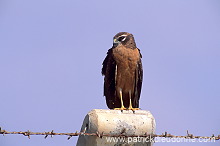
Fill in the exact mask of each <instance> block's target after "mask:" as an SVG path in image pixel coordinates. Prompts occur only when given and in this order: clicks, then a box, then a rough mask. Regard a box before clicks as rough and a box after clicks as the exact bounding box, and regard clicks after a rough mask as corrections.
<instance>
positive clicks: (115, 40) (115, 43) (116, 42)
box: [113, 39, 119, 47]
mask: <svg viewBox="0 0 220 146" xmlns="http://www.w3.org/2000/svg"><path fill="white" fill-rule="evenodd" d="M118 44H119V41H118V39H114V40H113V46H114V47H117V46H118Z"/></svg>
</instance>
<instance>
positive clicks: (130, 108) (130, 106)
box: [128, 90, 139, 111]
mask: <svg viewBox="0 0 220 146" xmlns="http://www.w3.org/2000/svg"><path fill="white" fill-rule="evenodd" d="M129 99H130V103H129V108H128V110H132V111H134V110H139V108H133V107H132V102H131V90H129Z"/></svg>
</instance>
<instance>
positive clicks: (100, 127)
mask: <svg viewBox="0 0 220 146" xmlns="http://www.w3.org/2000/svg"><path fill="white" fill-rule="evenodd" d="M155 128H156V123H155V119H154V117H153V116H152V114H151V113H150V112H149V111H145V110H136V111H135V112H134V113H133V111H131V110H127V111H126V110H123V111H120V110H105V109H94V110H92V111H90V112H89V113H88V114H87V115H86V117H85V119H84V121H83V124H82V127H81V132H85V133H96V132H97V131H98V132H99V133H102V132H103V133H104V134H111V135H113V134H114V135H119V134H124V135H126V136H128V137H127V138H121V137H120V139H119V138H117V137H106V136H103V137H102V138H100V137H98V136H86V135H81V136H79V138H78V141H77V146H114V145H115V146H117V145H121V144H122V145H126V146H127V145H135V146H152V145H153V143H152V142H149V141H148V142H146V141H147V140H149V139H146V138H144V137H129V135H137V136H138V135H144V134H146V133H147V134H155Z"/></svg>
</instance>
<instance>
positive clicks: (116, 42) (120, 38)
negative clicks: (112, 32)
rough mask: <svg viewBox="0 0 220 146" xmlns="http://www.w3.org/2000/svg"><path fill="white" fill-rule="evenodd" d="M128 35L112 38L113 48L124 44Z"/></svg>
mask: <svg viewBox="0 0 220 146" xmlns="http://www.w3.org/2000/svg"><path fill="white" fill-rule="evenodd" d="M127 36H128V35H125V34H123V35H120V36H118V37H114V42H113V43H114V46H117V45H118V44H121V43H122V42H124V41H125V40H126V39H127Z"/></svg>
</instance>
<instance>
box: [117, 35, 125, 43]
mask: <svg viewBox="0 0 220 146" xmlns="http://www.w3.org/2000/svg"><path fill="white" fill-rule="evenodd" d="M125 39H126V37H125V36H121V37H119V38H118V41H120V42H123V41H125Z"/></svg>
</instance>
